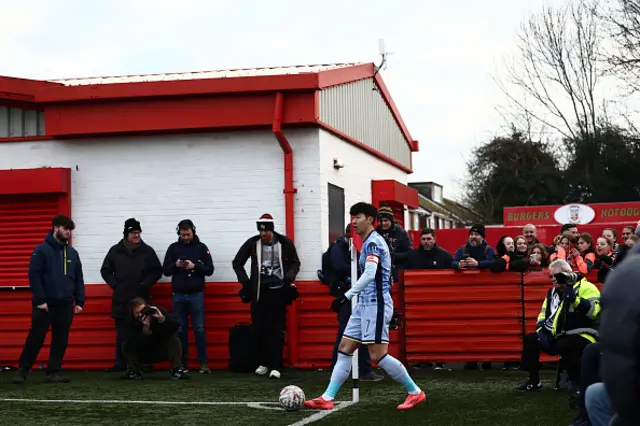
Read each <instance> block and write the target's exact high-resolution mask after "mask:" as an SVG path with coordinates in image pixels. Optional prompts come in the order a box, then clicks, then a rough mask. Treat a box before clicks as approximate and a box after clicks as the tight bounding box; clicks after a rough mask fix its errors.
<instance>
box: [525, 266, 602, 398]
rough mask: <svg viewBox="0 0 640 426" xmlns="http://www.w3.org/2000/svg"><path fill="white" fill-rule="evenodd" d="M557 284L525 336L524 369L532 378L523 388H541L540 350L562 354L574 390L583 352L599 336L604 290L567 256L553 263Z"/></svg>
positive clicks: (552, 269)
mask: <svg viewBox="0 0 640 426" xmlns="http://www.w3.org/2000/svg"><path fill="white" fill-rule="evenodd" d="M549 278H551V282H552V284H553V286H552V287H551V288H550V289H549V291H548V292H547V295H546V297H545V299H544V302H543V303H542V309H541V312H540V315H538V322H537V323H536V331H535V332H534V333H529V334H527V335H526V336H525V337H524V342H523V348H522V362H521V369H522V370H524V371H528V372H529V379H528V380H527V381H526V382H525V383H523V384H522V385H521V386H519V387H518V389H517V390H518V391H520V392H532V391H538V390H540V389H541V388H542V383H541V382H540V375H539V369H540V365H539V364H540V352H541V351H542V352H545V353H547V354H549V355H560V357H561V362H562V365H563V366H564V367H565V368H566V370H567V374H568V375H569V379H570V380H571V384H572V388H573V390H574V392H577V390H578V389H579V387H580V381H581V377H580V375H581V365H582V352H583V350H584V348H585V347H586V346H587V345H589V344H590V343H593V342H595V341H596V340H597V337H598V325H599V317H600V291H599V290H598V288H597V287H596V286H595V285H594V284H592V283H590V282H589V281H587V279H586V278H584V277H583V276H582V275H580V274H577V273H575V272H572V271H571V266H570V265H569V264H568V263H567V262H566V261H564V260H556V261H554V262H553V263H552V264H551V265H549Z"/></svg>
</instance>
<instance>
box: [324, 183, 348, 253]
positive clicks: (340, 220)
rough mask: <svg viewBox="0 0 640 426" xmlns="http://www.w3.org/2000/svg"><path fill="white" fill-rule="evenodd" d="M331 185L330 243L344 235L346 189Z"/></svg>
mask: <svg viewBox="0 0 640 426" xmlns="http://www.w3.org/2000/svg"><path fill="white" fill-rule="evenodd" d="M328 185H329V243H331V241H334V240H335V239H336V238H338V237H339V236H341V235H342V234H344V228H345V227H346V225H345V223H344V215H345V209H344V189H342V188H340V187H339V186H335V185H332V184H328Z"/></svg>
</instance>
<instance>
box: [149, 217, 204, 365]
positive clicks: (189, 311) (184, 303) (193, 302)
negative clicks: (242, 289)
mask: <svg viewBox="0 0 640 426" xmlns="http://www.w3.org/2000/svg"><path fill="white" fill-rule="evenodd" d="M177 232H178V236H179V238H178V241H176V242H175V243H172V244H171V245H170V246H169V248H168V249H167V253H166V255H165V257H164V263H163V265H162V271H163V273H164V274H165V275H166V276H168V277H171V289H172V291H173V300H172V305H173V312H175V313H176V314H177V315H178V317H179V318H180V332H179V336H180V341H181V342H182V364H183V365H184V366H185V368H186V367H187V365H188V358H189V339H188V326H189V316H191V326H192V327H193V334H194V335H195V337H196V350H197V351H198V362H199V363H200V373H210V372H211V370H210V369H209V367H208V365H207V335H206V333H205V330H204V317H205V313H204V287H205V277H210V276H211V275H213V269H214V268H213V260H212V259H211V253H210V252H209V248H208V247H207V246H206V245H205V244H204V243H203V242H201V241H200V238H198V236H197V235H196V227H195V225H194V224H193V222H192V221H191V220H189V219H185V220H183V221H181V222H180V223H178V227H177Z"/></svg>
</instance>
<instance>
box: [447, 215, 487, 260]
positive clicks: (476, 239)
mask: <svg viewBox="0 0 640 426" xmlns="http://www.w3.org/2000/svg"><path fill="white" fill-rule="evenodd" d="M484 236H485V229H484V225H483V224H481V223H476V224H475V225H473V226H472V227H471V228H470V229H469V240H468V241H467V243H466V244H465V245H463V246H462V247H460V248H459V249H458V250H457V251H456V254H455V255H454V256H453V261H452V262H451V268H452V269H457V270H464V269H487V268H488V267H489V265H490V264H491V261H492V259H493V256H494V255H495V250H494V249H493V248H492V247H491V246H489V245H488V244H487V241H486V240H485V239H484Z"/></svg>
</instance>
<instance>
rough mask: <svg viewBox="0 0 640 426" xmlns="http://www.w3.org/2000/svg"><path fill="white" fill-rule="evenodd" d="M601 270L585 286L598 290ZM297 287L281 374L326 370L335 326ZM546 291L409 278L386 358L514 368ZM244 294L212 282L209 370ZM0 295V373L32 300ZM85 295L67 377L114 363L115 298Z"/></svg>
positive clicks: (509, 280)
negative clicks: (290, 369)
mask: <svg viewBox="0 0 640 426" xmlns="http://www.w3.org/2000/svg"><path fill="white" fill-rule="evenodd" d="M595 272H596V271H594V272H593V273H592V274H590V275H589V277H588V279H589V281H591V282H592V283H594V284H596V285H598V286H600V283H599V282H598V280H597V277H596V273H595ZM296 285H297V287H298V289H299V293H300V296H299V298H298V299H297V300H296V301H295V302H294V303H293V304H292V305H291V306H290V307H289V308H288V314H287V334H286V336H287V337H286V345H285V353H284V360H285V366H292V367H295V368H302V369H318V368H327V367H329V365H330V362H331V352H332V349H333V346H334V343H335V339H336V332H337V325H338V323H337V316H336V314H335V313H334V312H332V311H331V310H330V305H331V302H332V297H331V296H330V295H329V290H328V287H327V286H326V285H323V284H321V283H320V282H318V281H299V282H297V283H296ZM550 286H551V282H550V279H549V276H548V271H547V270H542V271H531V272H526V273H517V272H502V273H493V272H489V271H464V272H459V271H453V270H437V271H428V270H417V271H403V272H402V273H401V274H400V279H399V281H398V282H397V283H395V284H394V285H393V288H392V297H393V299H394V304H395V308H396V311H397V312H398V314H399V323H400V327H399V328H398V329H396V330H392V331H391V332H390V340H391V342H390V353H391V354H392V355H394V356H395V357H397V358H399V359H400V360H402V361H403V362H404V363H406V364H411V363H421V362H467V361H494V362H501V361H518V360H519V359H520V352H521V350H522V339H523V336H524V335H525V334H526V333H529V332H532V331H534V330H535V323H536V318H537V316H538V314H539V312H540V308H541V306H542V302H543V300H544V297H545V294H546V292H547V290H548V289H549V288H550ZM239 288H240V285H239V284H238V283H232V282H227V283H220V282H211V283H208V284H207V287H206V290H205V311H206V320H205V328H206V334H207V352H208V354H207V355H208V358H209V365H210V367H211V368H215V369H226V368H228V363H229V349H228V343H229V330H230V328H231V327H233V326H234V325H235V324H238V323H250V321H251V320H250V314H249V305H248V304H243V303H242V302H241V300H240V298H239V297H238V296H237V293H238V290H239ZM0 290H1V291H0V366H2V365H5V366H16V365H17V360H18V358H19V356H20V352H21V351H22V347H23V345H24V342H25V339H26V336H27V333H28V331H29V327H30V324H31V309H32V307H31V292H30V290H29V288H28V287H11V286H2V287H0ZM86 294H87V295H86V298H87V301H86V304H85V309H84V312H83V313H82V314H80V315H77V316H76V317H75V318H74V322H73V325H72V327H71V332H70V336H69V346H68V349H67V353H66V355H65V359H64V368H66V369H83V370H84V369H87V370H94V369H103V368H107V367H110V366H111V365H113V362H114V350H115V348H114V346H115V327H114V322H113V319H112V318H111V316H110V312H111V294H112V290H111V289H110V288H109V287H108V286H107V285H106V284H88V285H87V286H86ZM152 303H154V304H158V305H160V306H162V307H164V308H166V309H168V310H171V284H170V283H158V284H157V285H155V286H154V287H153V289H152ZM50 341H51V333H48V334H47V337H46V340H45V344H44V346H43V348H42V350H41V352H40V355H39V357H38V360H37V361H36V364H35V365H34V368H39V367H40V366H41V365H46V360H47V358H48V355H49V345H50ZM189 343H190V344H189V359H190V361H192V362H193V363H194V365H195V364H196V359H197V357H196V348H195V340H194V336H193V332H192V331H191V328H190V329H189ZM542 360H543V361H551V360H553V358H552V357H543V358H542Z"/></svg>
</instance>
